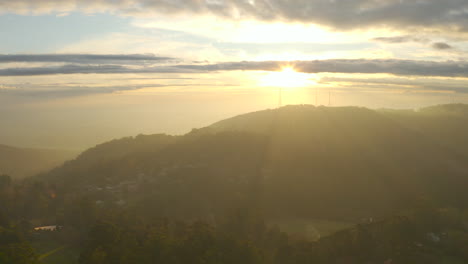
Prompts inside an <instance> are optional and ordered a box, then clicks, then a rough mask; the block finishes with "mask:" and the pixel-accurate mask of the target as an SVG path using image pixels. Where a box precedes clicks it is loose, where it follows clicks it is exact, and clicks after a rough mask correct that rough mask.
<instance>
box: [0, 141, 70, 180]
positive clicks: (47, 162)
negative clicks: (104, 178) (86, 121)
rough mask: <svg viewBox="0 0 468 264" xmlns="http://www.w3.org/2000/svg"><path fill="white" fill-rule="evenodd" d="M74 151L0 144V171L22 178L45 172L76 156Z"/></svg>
mask: <svg viewBox="0 0 468 264" xmlns="http://www.w3.org/2000/svg"><path fill="white" fill-rule="evenodd" d="M76 154H77V153H76V152H75V151H65V150H49V149H26V148H16V147H11V146H5V145H0V173H4V174H8V175H10V176H12V177H13V178H24V177H27V176H33V175H34V174H37V173H41V172H46V171H48V170H50V169H52V168H54V167H56V166H59V165H62V163H63V162H65V161H66V160H69V159H72V158H74V157H76Z"/></svg>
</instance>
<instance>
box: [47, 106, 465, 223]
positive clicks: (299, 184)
mask: <svg viewBox="0 0 468 264" xmlns="http://www.w3.org/2000/svg"><path fill="white" fill-rule="evenodd" d="M463 107H465V106H463ZM442 108H444V107H442ZM446 108H449V111H445V112H444V111H439V110H437V109H436V111H434V109H432V110H431V109H425V110H420V111H406V112H405V111H389V110H378V111H375V110H369V109H365V108H357V107H342V108H328V107H314V106H287V107H283V108H280V109H275V110H265V111H260V112H255V113H250V114H246V115H241V116H237V117H234V118H231V119H227V120H224V121H221V122H218V123H216V124H213V125H212V126H209V127H206V128H202V129H198V130H193V131H192V132H191V133H189V134H187V135H184V136H179V137H173V136H167V135H152V136H139V137H135V138H126V139H121V140H115V141H112V142H109V143H105V144H103V145H100V146H97V147H95V148H93V149H91V150H88V151H86V152H84V153H83V154H81V155H80V156H79V157H78V158H77V159H76V160H74V161H70V162H68V163H66V164H65V165H64V166H62V167H59V168H57V169H55V170H54V171H52V172H50V173H48V174H44V175H42V177H43V179H45V180H47V181H51V182H54V184H58V185H59V186H62V187H63V188H64V190H66V191H63V192H64V194H63V195H72V194H73V195H81V196H86V197H88V198H89V199H92V200H94V201H97V202H99V203H100V204H103V206H111V205H112V206H115V205H118V206H125V207H128V208H131V209H132V210H134V211H135V212H136V213H142V214H153V215H155V216H167V217H171V218H181V219H196V218H200V217H201V218H208V219H209V218H213V217H214V218H216V216H217V215H219V214H221V213H222V212H224V211H226V210H227V208H233V207H238V206H248V207H251V208H255V209H256V210H258V211H261V212H264V214H265V215H267V217H268V218H269V219H276V218H281V217H284V216H288V217H301V218H307V219H336V220H349V221H354V222H356V221H359V219H361V218H369V217H383V216H387V215H392V214H394V213H395V212H397V211H401V210H405V209H406V208H408V207H412V206H414V205H417V204H420V203H421V201H431V202H434V203H437V204H438V205H440V206H467V205H468V194H467V193H466V189H467V188H468V165H467V164H468V163H467V160H468V159H467V156H466V155H465V153H464V152H463V151H462V149H463V148H462V147H460V145H462V144H466V143H465V142H464V140H461V138H460V137H459V136H457V135H458V133H459V130H458V129H457V127H458V126H460V124H458V125H457V127H455V124H456V122H452V123H450V124H451V125H446V124H443V125H442V124H439V123H437V122H436V121H437V120H443V119H444V118H445V117H447V116H450V115H454V114H453V111H452V110H450V109H451V108H450V107H445V108H444V109H446ZM434 112H435V113H434ZM459 112H460V111H458V110H457V114H456V116H457V117H456V118H457V120H458V121H460V120H461V121H460V122H463V125H464V126H467V124H468V123H467V121H466V120H468V119H467V118H466V114H465V113H464V112H462V113H459ZM439 115H440V117H439ZM422 120H424V121H422ZM463 120H465V121H463ZM458 121H457V122H458ZM440 126H444V127H443V128H442V127H440ZM436 128H438V129H439V130H440V131H443V133H445V135H446V137H444V138H443V140H439V139H438V133H436V132H435V131H436V130H435V129H436ZM441 133H442V132H441Z"/></svg>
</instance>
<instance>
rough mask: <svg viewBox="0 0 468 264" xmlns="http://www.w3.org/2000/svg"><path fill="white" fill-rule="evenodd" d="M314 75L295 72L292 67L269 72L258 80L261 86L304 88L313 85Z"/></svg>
mask: <svg viewBox="0 0 468 264" xmlns="http://www.w3.org/2000/svg"><path fill="white" fill-rule="evenodd" d="M314 77H315V74H308V73H302V72H297V71H296V70H294V68H293V67H284V68H283V69H282V70H281V71H279V72H269V73H267V74H266V75H264V76H262V77H261V78H260V84H261V85H262V86H270V87H287V88H294V87H305V86H309V85H315V84H316V82H315V78H314Z"/></svg>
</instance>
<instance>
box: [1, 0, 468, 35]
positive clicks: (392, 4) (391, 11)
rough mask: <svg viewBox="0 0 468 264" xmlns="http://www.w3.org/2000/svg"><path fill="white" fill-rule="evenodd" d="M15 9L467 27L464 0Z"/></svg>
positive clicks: (112, 1)
mask: <svg viewBox="0 0 468 264" xmlns="http://www.w3.org/2000/svg"><path fill="white" fill-rule="evenodd" d="M0 10H3V11H4V12H17V13H28V12H32V13H40V12H42V13H45V12H55V13H62V12H70V11H76V10H81V11H85V12H114V13H120V14H124V15H132V16H145V15H149V14H153V13H159V14H184V13H185V14H187V13H190V14H214V15H217V16H220V17H225V18H228V19H235V20H242V19H251V18H254V19H258V20H265V21H291V22H303V23H315V24H321V25H325V26H329V27H332V28H336V29H343V30H346V29H356V28H363V27H387V28H388V27H391V28H398V29H401V28H407V27H421V28H433V27H444V28H449V29H451V30H455V31H456V30H460V31H468V20H467V19H466V18H467V17H468V1H466V0H444V1H441V0H424V1H420V0H405V1H401V0H346V1H342V0H180V1H168V0H132V1H129V0H117V1H116V0H100V1H95V0H80V1H76V0H4V1H1V2H0Z"/></svg>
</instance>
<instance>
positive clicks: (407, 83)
mask: <svg viewBox="0 0 468 264" xmlns="http://www.w3.org/2000/svg"><path fill="white" fill-rule="evenodd" d="M319 83H320V84H326V85H333V86H334V87H344V88H348V87H349V88H366V87H367V88H374V89H381V90H388V89H389V90H398V89H399V90H405V91H412V92H418V91H434V92H456V93H464V94H467V93H468V89H467V87H466V83H467V81H466V80H464V79H456V78H455V79H454V78H451V79H446V78H416V79H415V78H405V77H391V78H361V77H356V78H349V77H348V78H347V77H330V76H326V77H323V78H320V82H319Z"/></svg>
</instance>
